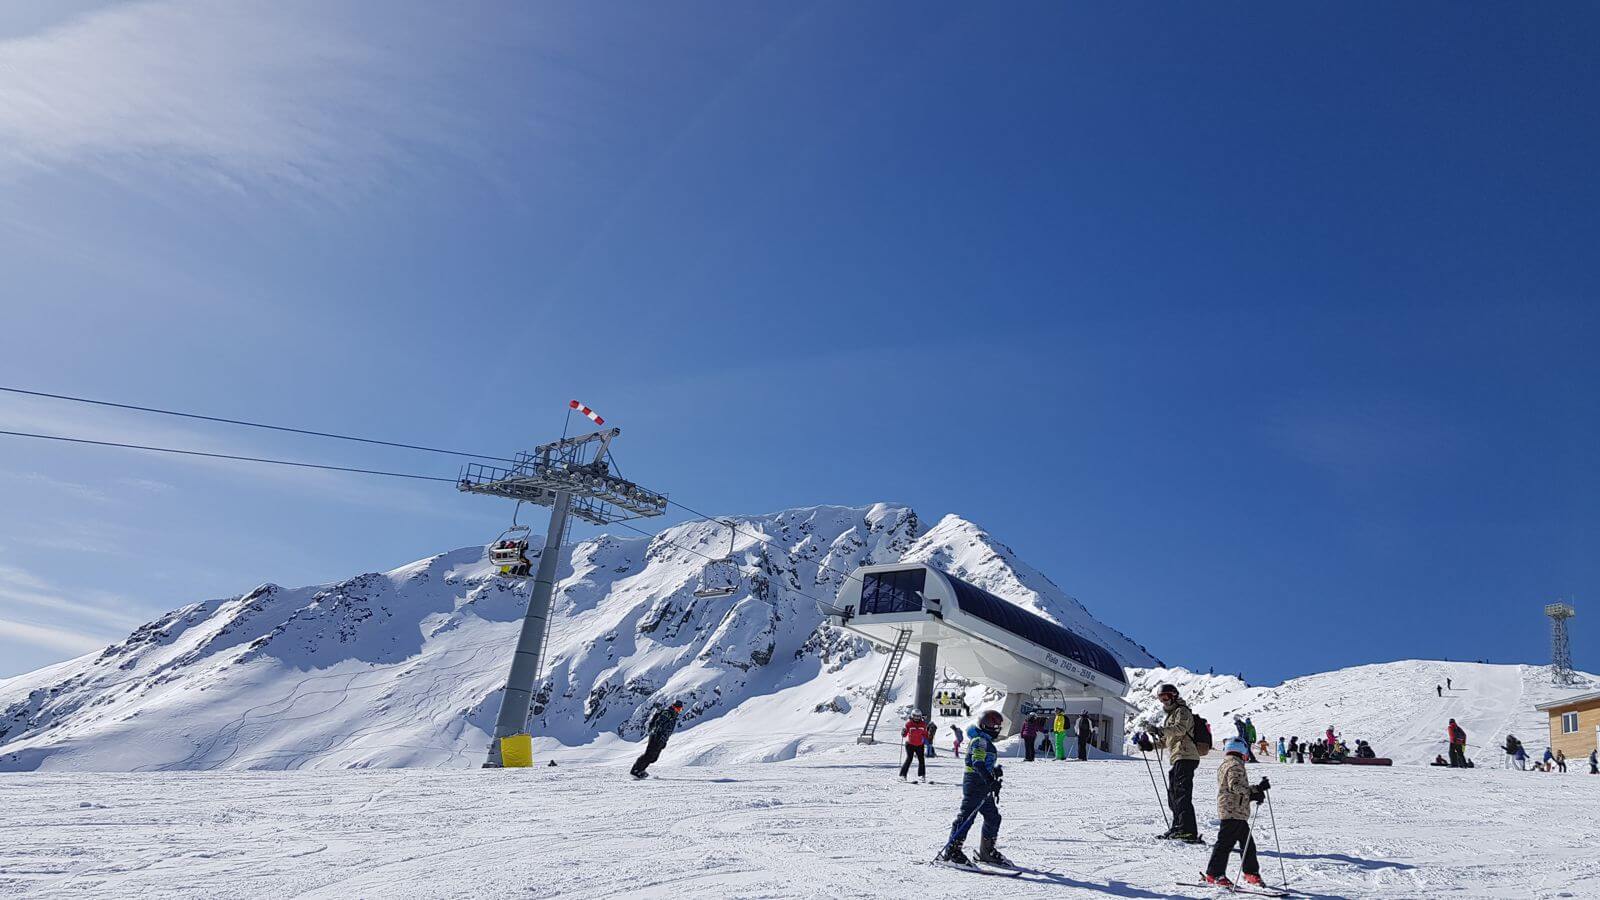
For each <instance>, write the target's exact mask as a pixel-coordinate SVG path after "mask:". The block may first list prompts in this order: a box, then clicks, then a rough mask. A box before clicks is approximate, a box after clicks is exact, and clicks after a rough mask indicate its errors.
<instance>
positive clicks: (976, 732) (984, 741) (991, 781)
mask: <svg viewBox="0 0 1600 900" xmlns="http://www.w3.org/2000/svg"><path fill="white" fill-rule="evenodd" d="M1004 724H1005V718H1004V717H1003V716H1001V715H1000V713H999V712H997V711H995V710H992V709H991V710H988V711H986V712H984V713H983V714H982V715H980V716H979V717H978V723H977V724H976V725H972V726H970V727H968V728H967V769H966V773H965V774H964V775H963V776H962V778H961V809H960V810H959V811H958V812H957V813H956V820H955V824H954V825H952V826H951V828H950V840H949V841H948V842H947V843H946V844H945V847H944V850H943V851H942V852H940V854H939V858H940V859H941V860H943V861H945V862H948V863H952V864H954V865H958V866H967V867H971V866H972V860H970V859H968V858H967V855H966V854H965V853H964V852H962V850H961V845H962V844H963V843H964V842H965V841H966V839H967V832H968V831H969V830H971V828H972V820H973V819H975V818H977V817H978V816H980V815H981V816H983V838H982V843H981V844H980V845H979V847H978V862H982V863H988V864H989V865H991V866H1004V867H1006V868H1011V867H1012V866H1011V860H1009V859H1006V858H1005V855H1004V854H1002V853H1001V852H1000V851H999V850H997V849H995V846H994V842H995V840H996V839H997V838H999V836H1000V807H999V806H998V805H996V803H995V798H996V797H998V796H999V794H1000V779H1001V776H1002V775H1003V774H1004V773H1003V770H1002V768H1001V766H1000V765H999V752H998V751H997V750H996V749H995V746H994V742H995V740H996V739H998V738H999V737H1000V728H1001V726H1003V725H1004Z"/></svg>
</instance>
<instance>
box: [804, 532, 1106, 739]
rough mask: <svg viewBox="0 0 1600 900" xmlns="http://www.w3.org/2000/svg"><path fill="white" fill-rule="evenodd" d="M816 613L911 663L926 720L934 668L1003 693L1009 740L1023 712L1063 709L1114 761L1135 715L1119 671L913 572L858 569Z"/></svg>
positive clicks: (978, 597) (978, 595)
mask: <svg viewBox="0 0 1600 900" xmlns="http://www.w3.org/2000/svg"><path fill="white" fill-rule="evenodd" d="M824 612H825V613H826V614H827V617H828V624H830V625H835V626H838V627H841V628H844V629H846V630H848V631H852V632H855V633H856V634H859V635H862V636H864V637H867V638H869V639H871V640H872V641H874V642H876V643H879V644H885V645H888V646H890V647H895V646H897V645H898V646H901V647H904V648H905V652H908V653H911V654H913V655H915V656H916V657H917V694H916V708H917V709H920V710H922V711H923V712H925V713H927V714H929V715H932V706H933V689H934V681H935V678H936V670H937V668H938V666H940V665H941V664H942V665H946V666H949V667H950V668H952V669H954V670H955V671H956V672H958V673H960V674H961V676H962V677H963V678H965V679H968V680H971V681H975V682H978V683H980V684H983V685H987V686H988V687H991V688H993V689H995V690H998V691H1000V692H1002V693H1003V694H1004V696H1005V700H1004V701H1003V703H1002V705H1001V707H1000V712H1001V714H1002V715H1004V716H1005V720H1006V725H1005V729H1006V730H1005V734H1007V735H1009V734H1014V733H1016V731H1017V730H1018V728H1019V727H1020V725H1021V719H1022V714H1023V712H1024V709H1025V708H1030V709H1051V710H1061V711H1064V712H1067V713H1069V714H1071V715H1074V716H1080V715H1084V714H1087V715H1088V716H1089V717H1090V720H1091V721H1098V722H1099V727H1098V728H1097V729H1096V730H1097V732H1098V733H1099V735H1100V740H1099V742H1098V743H1099V745H1100V747H1101V748H1102V749H1105V750H1109V751H1112V752H1121V749H1122V737H1123V723H1124V721H1125V720H1126V718H1127V716H1128V714H1129V713H1131V712H1133V710H1134V707H1133V706H1131V705H1130V704H1128V703H1127V702H1126V701H1125V700H1124V699H1123V697H1124V696H1125V695H1126V694H1127V692H1128V678H1127V675H1126V674H1125V673H1124V672H1123V670H1122V665H1121V664H1120V663H1118V662H1117V659H1116V657H1114V656H1112V655H1111V652H1110V651H1109V650H1107V649H1106V648H1104V647H1102V646H1100V645H1099V644H1097V643H1095V642H1094V641H1091V640H1089V639H1087V638H1085V637H1083V636H1082V635H1079V634H1076V633H1075V632H1072V631H1070V630H1068V629H1066V628H1064V627H1062V626H1060V625H1057V624H1056V623H1054V622H1052V621H1050V620H1048V619H1046V618H1044V617H1043V616H1040V615H1038V614H1037V613H1033V612H1029V611H1028V610H1025V609H1023V608H1022V607H1020V606H1017V605H1016V604H1014V603H1011V602H1009V601H1006V600H1002V599H1001V598H999V597H996V596H995V595H993V594H991V593H989V592H988V591H985V590H983V589H981V588H979V587H977V586H975V585H972V584H968V583H967V582H965V581H962V580H961V579H960V578H957V577H955V576H954V575H951V574H949V573H947V572H942V571H940V570H939V569H936V568H934V567H932V566H928V565H921V564H914V563H913V564H904V563H900V564H892V565H880V566H862V567H861V568H859V569H857V570H856V571H855V573H854V575H853V576H852V577H851V578H848V579H846V580H845V584H844V587H842V588H840V589H839V593H838V596H837V599H836V605H834V606H833V607H831V608H825V609H824ZM879 699H880V703H881V702H882V699H883V698H882V697H880V698H879ZM877 714H878V710H875V711H874V713H873V715H874V717H875V716H876V715H877Z"/></svg>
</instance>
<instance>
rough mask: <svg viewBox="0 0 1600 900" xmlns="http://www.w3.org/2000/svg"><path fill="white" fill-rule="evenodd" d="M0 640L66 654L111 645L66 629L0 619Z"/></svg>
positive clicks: (93, 636) (89, 635)
mask: <svg viewBox="0 0 1600 900" xmlns="http://www.w3.org/2000/svg"><path fill="white" fill-rule="evenodd" d="M0 640H13V641H17V642H18V643H21V644H23V645H32V646H36V647H43V648H47V649H50V650H58V651H63V652H66V653H74V654H78V653H88V652H89V651H91V650H98V649H100V648H101V647H104V646H106V645H107V644H110V643H113V642H112V641H108V640H106V639H105V638H104V637H100V636H96V635H93V634H89V633H86V632H81V631H73V630H71V629H67V628H52V627H50V626H48V625H33V624H30V623H28V622H17V621H14V620H12V619H6V618H0Z"/></svg>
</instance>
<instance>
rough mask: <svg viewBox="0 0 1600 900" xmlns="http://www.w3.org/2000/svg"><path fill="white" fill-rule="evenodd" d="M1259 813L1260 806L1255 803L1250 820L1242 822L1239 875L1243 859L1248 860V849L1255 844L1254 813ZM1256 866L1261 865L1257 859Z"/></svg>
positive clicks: (1242, 869) (1241, 870)
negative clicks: (1242, 835)
mask: <svg viewBox="0 0 1600 900" xmlns="http://www.w3.org/2000/svg"><path fill="white" fill-rule="evenodd" d="M1259 812H1261V804H1259V803H1257V804H1256V805H1255V808H1254V809H1252V810H1250V818H1248V819H1246V820H1245V822H1244V846H1242V847H1240V848H1239V856H1240V857H1241V859H1240V860H1239V871H1240V872H1241V873H1243V872H1244V858H1248V857H1249V856H1250V848H1251V847H1252V846H1254V845H1255V842H1256V813H1259ZM1279 862H1282V860H1279ZM1256 865H1257V866H1260V865H1261V861H1260V860H1259V859H1258V860H1256ZM1257 874H1258V875H1259V874H1260V873H1259V872H1258V873H1257Z"/></svg>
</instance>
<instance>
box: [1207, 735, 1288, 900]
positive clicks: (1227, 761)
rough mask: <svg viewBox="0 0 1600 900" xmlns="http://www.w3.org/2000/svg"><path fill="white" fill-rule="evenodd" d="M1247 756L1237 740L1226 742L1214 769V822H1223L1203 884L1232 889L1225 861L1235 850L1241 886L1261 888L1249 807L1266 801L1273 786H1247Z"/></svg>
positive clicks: (1247, 748) (1246, 749)
mask: <svg viewBox="0 0 1600 900" xmlns="http://www.w3.org/2000/svg"><path fill="white" fill-rule="evenodd" d="M1249 755H1250V745H1249V744H1247V743H1245V742H1244V741H1242V740H1240V739H1239V738H1229V739H1228V743H1227V744H1225V745H1224V746H1223V757H1222V765H1220V766H1218V767H1217V818H1218V819H1220V820H1222V828H1221V829H1219V830H1218V831H1217V843H1216V846H1214V847H1212V848H1211V861H1210V862H1209V863H1207V864H1206V870H1205V872H1203V873H1202V874H1201V877H1202V878H1204V879H1205V882H1206V884H1214V885H1216V886H1218V887H1225V888H1231V887H1233V882H1231V881H1229V880H1228V874H1227V873H1228V857H1229V855H1230V854H1231V853H1233V848H1234V847H1235V846H1238V847H1240V848H1241V849H1242V850H1243V853H1244V883H1245V884H1247V885H1254V886H1256V887H1260V886H1261V864H1260V862H1258V861H1257V859H1256V842H1255V841H1254V840H1253V839H1251V837H1250V803H1251V802H1252V801H1254V802H1256V803H1260V802H1261V801H1262V800H1265V799H1266V796H1267V789H1268V788H1270V787H1271V786H1272V785H1271V784H1270V783H1269V782H1268V781H1267V779H1265V778H1263V779H1261V783H1260V784H1258V785H1255V786H1254V787H1252V786H1251V785H1250V779H1249V777H1248V776H1247V775H1246V774H1245V770H1244V761H1245V758H1246V757H1247V756H1249Z"/></svg>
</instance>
